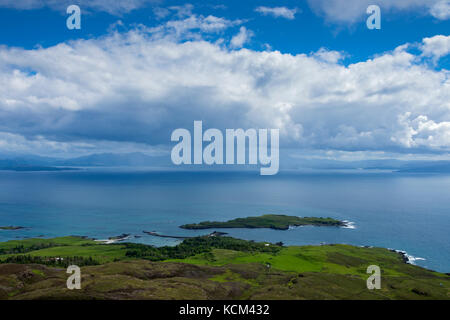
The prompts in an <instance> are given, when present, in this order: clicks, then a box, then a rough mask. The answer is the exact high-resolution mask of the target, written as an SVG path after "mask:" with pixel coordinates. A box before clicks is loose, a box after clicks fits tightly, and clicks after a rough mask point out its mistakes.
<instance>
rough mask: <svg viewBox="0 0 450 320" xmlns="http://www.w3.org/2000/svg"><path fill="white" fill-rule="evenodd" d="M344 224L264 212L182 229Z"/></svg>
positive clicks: (279, 228) (284, 228) (272, 227)
mask: <svg viewBox="0 0 450 320" xmlns="http://www.w3.org/2000/svg"><path fill="white" fill-rule="evenodd" d="M308 225H310V226H334V227H340V226H345V225H346V224H345V222H342V221H339V220H335V219H333V218H315V217H304V218H301V217H295V216H286V215H278V214H266V215H262V216H259V217H247V218H237V219H233V220H229V221H225V222H218V221H204V222H200V223H192V224H185V225H182V226H180V228H183V229H212V228H270V229H276V230H287V229H289V227H290V226H293V227H299V226H308Z"/></svg>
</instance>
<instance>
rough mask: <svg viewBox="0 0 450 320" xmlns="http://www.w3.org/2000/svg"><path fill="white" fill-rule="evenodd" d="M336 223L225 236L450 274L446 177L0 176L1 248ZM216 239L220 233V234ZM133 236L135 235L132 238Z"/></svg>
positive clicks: (157, 241) (153, 240)
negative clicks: (26, 242) (257, 220)
mask: <svg viewBox="0 0 450 320" xmlns="http://www.w3.org/2000/svg"><path fill="white" fill-rule="evenodd" d="M267 213H272V214H287V215H297V216H318V217H333V218H336V219H340V220H348V221H351V222H354V224H355V227H356V228H355V229H346V228H335V227H299V228H293V229H290V230H287V231H277V230H270V229H252V230H248V229H226V230H222V231H225V232H228V233H229V234H230V235H231V236H234V237H238V238H242V239H249V240H257V241H270V242H277V241H282V242H284V243H285V244H287V245H305V244H320V243H348V244H354V245H369V246H380V247H386V248H393V249H399V250H405V251H406V252H407V253H408V254H409V255H412V256H414V257H420V258H423V259H424V260H420V259H419V260H416V263H417V264H418V265H421V266H423V267H426V268H430V269H433V270H437V271H441V272H450V241H449V229H450V228H449V227H450V175H417V174H416V175H413V174H399V173H377V174H373V173H372V174H367V173H359V174H356V173H346V174H337V173H333V174H325V173H324V174H299V173H280V174H278V175H276V176H260V175H259V174H258V173H255V172H178V171H166V172H162V171H150V170H135V171H127V170H112V169H111V170H98V169H90V170H81V171H66V172H9V171H0V226H5V225H16V226H25V227H28V228H27V229H24V230H14V231H13V230H0V241H6V240H11V239H21V238H26V237H46V238H48V237H55V236H65V235H84V236H88V237H94V238H97V239H106V238H108V237H111V236H117V235H120V234H122V233H130V234H132V237H131V238H130V241H134V242H141V243H147V244H152V245H157V246H160V245H174V244H176V243H178V240H175V239H169V238H159V237H154V236H150V235H146V234H144V233H143V232H142V231H143V230H147V231H157V232H159V233H161V234H168V235H186V236H193V235H199V234H207V233H209V232H211V231H212V230H198V231H197V230H195V231H194V230H183V229H180V228H179V227H178V226H180V225H182V224H185V223H192V222H200V221H205V220H210V221H214V220H222V221H225V220H229V219H233V218H237V217H246V216H257V215H261V214H267ZM219 231H220V229H219ZM134 236H138V237H136V238H135V237H134Z"/></svg>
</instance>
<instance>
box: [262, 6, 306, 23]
mask: <svg viewBox="0 0 450 320" xmlns="http://www.w3.org/2000/svg"><path fill="white" fill-rule="evenodd" d="M255 11H256V12H259V13H261V14H262V15H265V16H267V15H271V16H273V17H275V18H279V17H282V18H286V19H289V20H292V19H294V18H295V14H296V13H297V12H298V9H297V8H293V9H289V8H286V7H273V8H272V7H265V6H260V7H257V8H256V9H255Z"/></svg>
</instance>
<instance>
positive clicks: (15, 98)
mask: <svg viewBox="0 0 450 320" xmlns="http://www.w3.org/2000/svg"><path fill="white" fill-rule="evenodd" d="M69 4H79V6H80V7H81V10H82V29H81V30H68V29H67V28H66V19H67V16H68V15H67V14H66V13H65V10H66V7H67V5H69ZM369 4H379V5H380V7H381V13H382V28H381V30H369V29H368V28H367V27H366V19H367V17H368V14H366V12H365V11H366V8H367V6H368V5H369ZM0 29H1V30H2V31H1V32H0V44H1V45H2V47H1V48H0V84H2V85H3V89H0V116H1V117H2V120H0V152H3V153H5V154H13V153H27V154H29V153H32V154H39V155H47V156H51V155H53V156H62V157H68V156H76V155H83V154H89V153H94V152H111V151H117V152H132V151H144V152H147V153H150V154H151V153H154V152H160V150H165V149H167V147H168V145H169V142H170V141H169V138H168V137H169V136H170V131H171V130H173V129H175V128H177V127H190V126H192V122H193V121H194V120H203V121H204V123H205V124H206V126H210V127H217V128H239V127H244V128H245V127H262V128H272V127H276V128H279V129H280V130H281V134H282V135H281V145H282V147H285V148H290V149H294V150H297V151H298V152H299V153H301V154H305V155H309V156H320V157H325V158H327V157H340V156H342V155H343V154H344V155H345V157H346V158H350V159H351V158H352V156H351V155H352V154H354V155H355V157H365V156H366V157H372V158H379V157H393V158H400V157H405V156H409V157H410V158H416V157H419V156H422V157H436V158H440V159H442V158H447V157H448V151H449V149H450V104H449V101H450V80H449V71H448V70H449V68H450V57H449V52H450V37H449V30H450V1H448V0H395V1H394V0H380V1H378V2H377V1H366V0H346V1H344V0H329V1H325V0H314V1H313V0H304V1H279V0H277V1H269V0H266V1H253V0H247V1H242V0H241V1H235V0H228V1H226V2H223V1H200V2H195V1H190V2H182V1H169V0H160V1H157V0H155V1H151V0H120V1H114V2H111V1H106V0H92V1H87V0H79V1H76V0H72V1H56V0H43V1H38V0H27V1H20V0H18V1H16V0H0ZM349 154H350V155H349Z"/></svg>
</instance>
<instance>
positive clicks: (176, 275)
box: [0, 236, 450, 300]
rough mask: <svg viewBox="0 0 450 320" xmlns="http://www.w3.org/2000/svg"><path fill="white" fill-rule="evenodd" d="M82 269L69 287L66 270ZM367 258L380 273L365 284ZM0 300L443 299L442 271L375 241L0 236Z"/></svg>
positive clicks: (449, 290) (447, 293)
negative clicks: (173, 242) (174, 241)
mask: <svg viewBox="0 0 450 320" xmlns="http://www.w3.org/2000/svg"><path fill="white" fill-rule="evenodd" d="M71 264H76V265H78V266H80V267H81V273H82V279H81V283H82V288H81V290H68V289H67V288H66V281H67V277H68V275H67V274H66V269H65V268H66V267H67V266H68V265H71ZM369 265H378V266H379V267H380V268H381V272H382V281H381V289H380V290H368V289H367V287H366V280H367V278H368V276H369V275H368V274H367V273H366V270H367V267H368V266H369ZM0 299H14V300H21V299H213V300H216V299H236V300H238V299H262V300H266V299H450V276H449V275H446V274H443V273H438V272H434V271H430V270H427V269H424V268H421V267H418V266H414V265H411V264H407V263H405V257H404V256H403V255H402V254H400V253H397V252H394V251H391V250H388V249H383V248H368V247H356V246H350V245H341V244H339V245H320V246H287V247H286V246H283V245H282V243H278V244H271V243H259V242H253V241H246V240H240V239H235V238H231V237H225V236H202V237H195V238H189V239H186V240H184V241H183V242H181V243H180V244H178V245H177V246H173V247H168V246H166V247H153V246H149V245H143V244H136V243H123V242H121V243H113V244H102V243H99V242H98V241H94V240H91V239H87V238H84V237H76V236H70V237H61V238H53V239H42V238H40V239H24V240H12V241H7V242H2V243H0Z"/></svg>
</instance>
